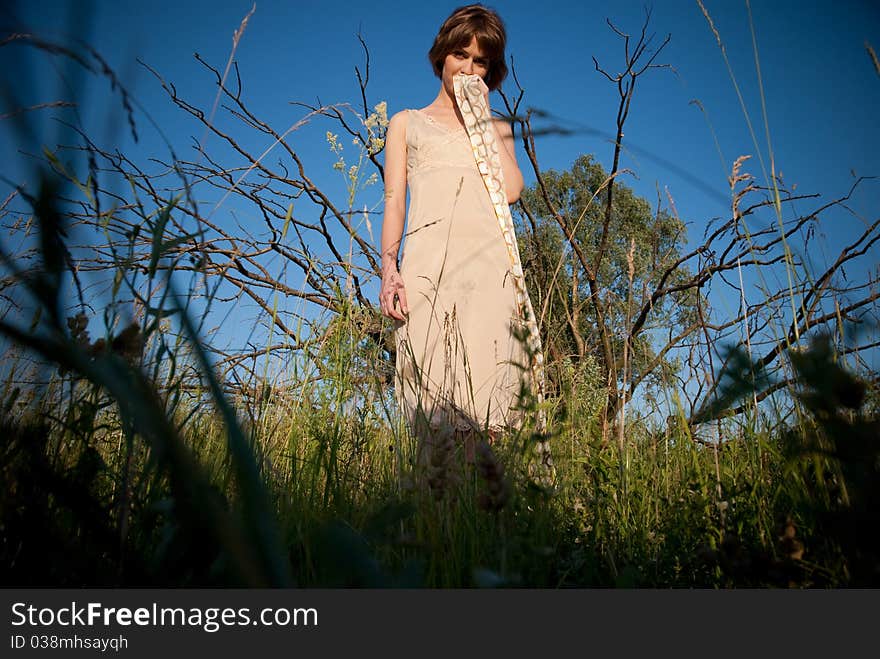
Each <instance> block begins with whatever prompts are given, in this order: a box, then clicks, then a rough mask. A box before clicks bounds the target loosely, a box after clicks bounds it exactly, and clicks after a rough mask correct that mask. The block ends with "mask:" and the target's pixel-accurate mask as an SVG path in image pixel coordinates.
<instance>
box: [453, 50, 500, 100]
mask: <svg viewBox="0 0 880 659" xmlns="http://www.w3.org/2000/svg"><path fill="white" fill-rule="evenodd" d="M458 73H467V74H475V75H478V76H480V77H481V78H483V79H484V80H485V78H486V75H487V74H488V73H489V58H488V57H486V56H485V55H484V54H483V51H482V50H481V49H480V46H479V44H478V43H477V38H476V37H472V38H471V42H470V44H469V45H468V46H467V47H465V48H459V49H457V50H453V51H452V52H451V53H449V54H448V55H447V56H446V59H445V60H444V61H443V86H444V87H445V88H446V93H447V94H449V97H450V98H455V92H454V90H453V86H452V78H453V77H454V76H455V75H456V74H458Z"/></svg>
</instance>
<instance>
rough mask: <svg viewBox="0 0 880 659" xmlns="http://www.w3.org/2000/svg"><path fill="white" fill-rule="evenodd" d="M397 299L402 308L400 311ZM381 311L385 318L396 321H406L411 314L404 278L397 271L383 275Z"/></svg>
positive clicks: (380, 299) (380, 297)
mask: <svg viewBox="0 0 880 659" xmlns="http://www.w3.org/2000/svg"><path fill="white" fill-rule="evenodd" d="M395 299H396V300H397V303H398V304H399V306H400V309H399V310H398V308H397V306H398V305H397V304H395ZM379 310H380V311H381V312H382V315H383V316H387V317H388V318H393V319H395V320H403V321H405V320H406V315H407V314H409V305H407V303H406V289H405V288H404V286H403V277H401V276H400V273H399V272H398V271H397V270H388V271H387V272H385V273H384V274H383V275H382V287H381V289H380V291H379Z"/></svg>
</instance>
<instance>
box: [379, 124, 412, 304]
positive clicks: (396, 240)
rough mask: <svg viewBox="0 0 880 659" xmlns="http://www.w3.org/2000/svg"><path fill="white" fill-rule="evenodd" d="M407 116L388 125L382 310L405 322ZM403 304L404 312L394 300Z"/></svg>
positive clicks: (383, 229) (383, 227)
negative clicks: (402, 256) (402, 255)
mask: <svg viewBox="0 0 880 659" xmlns="http://www.w3.org/2000/svg"><path fill="white" fill-rule="evenodd" d="M406 122H407V114H406V112H398V113H397V114H395V115H394V116H393V117H391V121H390V122H388V132H387V133H386V134H385V211H384V214H383V216H382V245H381V249H382V288H381V290H380V292H379V308H380V310H381V311H382V313H383V314H385V315H386V316H389V317H391V318H396V319H397V320H405V318H404V314H407V313H409V307H408V306H407V303H406V292H405V291H404V289H403V279H402V278H401V277H400V274H399V273H398V271H397V253H398V251H399V250H400V243H401V240H402V238H403V227H404V222H405V219H406ZM395 297H397V299H398V301H399V302H400V309H398V308H397V307H396V306H395V304H394V298H395Z"/></svg>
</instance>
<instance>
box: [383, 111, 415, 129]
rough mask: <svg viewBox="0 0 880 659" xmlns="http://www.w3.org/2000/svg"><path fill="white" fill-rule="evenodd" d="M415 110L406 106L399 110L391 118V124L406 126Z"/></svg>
mask: <svg viewBox="0 0 880 659" xmlns="http://www.w3.org/2000/svg"><path fill="white" fill-rule="evenodd" d="M412 112H413V110H412V109H410V108H404V109H403V110H400V111H398V112H395V113H394V114H393V115H391V119H390V120H389V124H394V125H395V126H406V124H407V123H408V122H409V116H410V114H412Z"/></svg>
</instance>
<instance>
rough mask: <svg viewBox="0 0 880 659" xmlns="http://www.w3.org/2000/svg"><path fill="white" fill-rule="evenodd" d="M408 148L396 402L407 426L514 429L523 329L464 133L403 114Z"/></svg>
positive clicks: (416, 113) (506, 259) (522, 372)
mask: <svg viewBox="0 0 880 659" xmlns="http://www.w3.org/2000/svg"><path fill="white" fill-rule="evenodd" d="M406 146H407V163H406V171H407V182H408V188H409V196H410V200H409V212H408V214H407V224H406V232H405V239H404V243H403V253H402V257H401V265H400V274H401V276H402V278H403V282H404V285H405V287H406V294H407V300H408V303H409V316H408V319H407V321H406V322H405V323H403V322H398V323H397V325H396V328H395V335H396V336H395V338H396V345H397V364H396V366H397V369H396V380H395V383H396V391H397V398H398V401H399V402H400V404H401V406H402V408H403V410H404V412H405V413H406V414H407V415H408V417H409V420H410V422H411V423H413V424H417V423H418V421H419V420H426V421H428V422H429V423H430V424H431V426H432V427H434V428H436V427H440V426H442V425H444V424H452V425H453V426H454V427H455V428H456V429H458V430H464V429H472V428H474V427H475V426H476V427H477V428H483V429H486V428H488V429H492V430H500V429H502V428H504V427H515V426H517V425H518V424H519V423H520V416H521V415H520V413H519V412H518V410H517V403H518V401H519V399H520V393H521V388H522V386H523V384H524V383H525V382H527V381H528V376H527V372H528V371H527V370H526V364H527V363H528V358H527V353H526V350H525V349H524V343H523V341H522V339H521V338H517V336H516V335H519V336H520V337H522V336H523V334H524V332H525V329H524V327H523V323H522V321H520V320H519V317H518V314H517V312H516V301H515V291H514V285H513V282H512V280H511V275H510V270H511V264H510V256H509V255H508V252H507V247H506V245H505V243H504V240H503V238H502V235H501V230H500V228H499V225H498V220H497V219H496V216H495V212H494V210H493V207H492V203H491V201H490V199H489V194H488V192H487V190H486V185H485V183H484V181H483V179H482V178H481V176H480V173H479V171H478V169H477V165H476V162H475V159H474V154H473V151H472V150H471V147H470V144H469V141H468V137H467V133H466V132H465V130H464V128H459V129H451V128H447V127H445V126H443V125H441V124H439V123H437V122H435V121H434V120H433V119H432V118H431V117H430V116H429V115H427V114H425V113H424V112H422V111H420V110H408V119H407V128H406ZM422 413H423V416H422Z"/></svg>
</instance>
